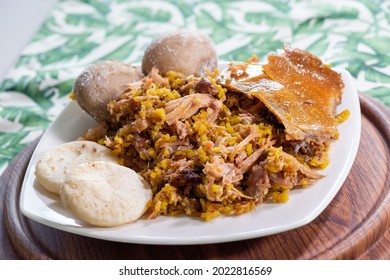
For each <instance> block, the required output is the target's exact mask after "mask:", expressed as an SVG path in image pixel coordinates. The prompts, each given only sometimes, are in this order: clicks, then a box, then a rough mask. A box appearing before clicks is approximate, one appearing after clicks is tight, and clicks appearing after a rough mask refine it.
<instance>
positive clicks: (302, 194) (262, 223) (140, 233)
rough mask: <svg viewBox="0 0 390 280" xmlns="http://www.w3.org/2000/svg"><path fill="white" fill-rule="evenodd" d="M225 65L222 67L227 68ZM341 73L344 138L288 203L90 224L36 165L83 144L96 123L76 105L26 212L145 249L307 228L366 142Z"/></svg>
mask: <svg viewBox="0 0 390 280" xmlns="http://www.w3.org/2000/svg"><path fill="white" fill-rule="evenodd" d="M221 66H222V65H221ZM337 71H338V72H339V73H341V75H342V78H343V80H344V83H345V89H344V94H343V102H342V104H341V105H340V106H339V107H338V111H339V112H341V111H342V110H344V109H349V110H350V111H351V116H350V117H349V119H348V120H347V121H346V122H344V123H343V124H341V125H340V126H339V131H340V138H339V140H337V141H335V142H333V143H332V147H331V150H330V151H329V156H330V164H329V165H328V167H327V168H326V169H325V170H323V172H321V173H323V174H325V175H326V177H325V178H323V179H320V180H319V181H317V182H316V183H315V184H313V185H312V186H310V187H308V188H305V189H296V190H292V191H291V192H290V199H289V201H288V202H287V203H280V204H276V203H268V202H266V203H263V204H261V205H259V206H258V207H257V209H256V210H255V211H253V212H249V213H246V214H244V215H241V216H234V217H225V216H221V217H218V218H216V219H213V220H211V221H210V222H203V221H201V220H200V219H195V218H191V217H187V216H179V217H159V218H157V219H154V220H139V221H137V222H135V223H132V224H128V225H124V226H121V227H114V228H99V227H94V226H89V225H86V224H85V223H83V222H80V221H79V220H77V219H75V218H74V217H73V216H72V215H71V214H69V213H68V212H67V211H65V209H64V208H63V207H62V205H61V202H60V200H59V198H58V197H57V196H55V195H52V194H50V193H48V192H47V191H45V190H44V189H43V188H42V187H41V186H39V184H37V183H36V182H35V175H34V170H35V165H36V162H37V160H38V159H39V158H40V156H41V155H42V153H43V152H44V151H46V150H47V149H49V148H51V147H54V146H56V145H59V144H62V143H65V142H69V141H72V140H75V139H77V138H78V137H79V136H80V134H81V133H82V132H83V131H84V130H86V129H88V128H91V127H93V126H94V125H95V121H94V120H93V119H91V118H90V117H89V116H88V115H87V114H86V113H84V112H83V111H81V109H80V108H79V107H78V105H77V104H76V102H71V103H70V104H69V105H68V106H67V107H66V108H65V109H64V111H63V112H62V113H61V114H60V115H59V116H58V118H57V119H56V120H55V121H54V123H53V124H52V126H51V127H50V128H49V129H48V130H47V131H46V133H45V134H44V135H43V137H42V139H41V141H40V142H39V144H38V146H37V147H36V150H35V152H34V154H33V155H32V158H31V161H30V164H29V166H28V168H27V172H26V175H25V179H24V182H23V186H22V192H21V197H20V207H21V211H22V213H23V214H24V215H25V216H27V217H29V218H31V219H33V220H35V221H37V222H40V223H42V224H45V225H47V226H50V227H53V228H57V229H60V230H64V231H67V232H72V233H75V234H80V235H84V236H89V237H94V238H99V239H105V240H112V241H120V242H127V243H141V244H207V243H221V242H229V241H236V240H243V239H250V238H256V237H261V236H266V235H271V234H275V233H279V232H283V231H287V230H291V229H294V228H297V227H300V226H303V225H305V224H307V223H309V222H311V221H312V220H314V219H315V218H316V217H317V216H318V215H319V214H320V213H321V212H322V211H323V210H324V209H325V208H326V206H327V205H328V204H329V203H330V202H331V200H332V199H333V198H334V196H335V195H336V193H337V192H338V190H339V189H340V187H341V186H342V184H343V182H344V180H345V179H346V177H347V175H348V173H349V171H350V169H351V166H352V164H353V161H354V159H355V156H356V153H357V150H358V145H359V139H360V126H361V118H360V106H359V98H358V94H357V91H356V89H355V86H354V82H353V79H352V77H351V75H350V74H349V73H348V72H347V71H346V70H337Z"/></svg>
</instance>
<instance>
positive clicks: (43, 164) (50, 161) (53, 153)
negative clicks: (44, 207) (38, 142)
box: [35, 141, 118, 194]
mask: <svg viewBox="0 0 390 280" xmlns="http://www.w3.org/2000/svg"><path fill="white" fill-rule="evenodd" d="M98 160H101V161H109V162H118V158H117V157H116V156H115V155H114V154H113V153H112V151H111V150H110V149H109V148H107V147H104V146H102V145H99V144H97V143H95V142H92V141H72V142H68V143H65V144H61V145H59V146H56V147H54V148H52V149H50V150H48V151H46V152H45V153H44V154H43V155H42V157H41V158H40V159H39V160H38V162H37V165H36V167H35V176H36V179H37V181H38V182H39V183H40V184H41V185H42V186H43V187H44V188H45V189H46V190H48V191H49V192H52V193H55V194H59V193H60V187H61V185H62V183H63V182H64V179H65V177H66V176H67V175H68V173H69V172H70V170H71V169H72V168H74V167H75V166H77V165H79V164H81V163H85V162H89V161H98Z"/></svg>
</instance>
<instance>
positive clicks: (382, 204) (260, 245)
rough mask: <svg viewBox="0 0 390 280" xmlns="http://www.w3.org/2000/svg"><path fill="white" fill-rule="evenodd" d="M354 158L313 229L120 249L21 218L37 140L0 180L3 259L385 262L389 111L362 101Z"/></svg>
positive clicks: (389, 251) (389, 253) (388, 253)
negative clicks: (227, 240)
mask: <svg viewBox="0 0 390 280" xmlns="http://www.w3.org/2000/svg"><path fill="white" fill-rule="evenodd" d="M360 104H361V108H362V135H361V142H360V146H359V151H358V154H357V157H356V160H355V162H354V165H353V167H352V169H351V172H350V174H349V175H348V177H347V179H346V181H345V183H344V185H343V186H342V188H341V190H340V191H339V193H338V194H337V195H336V197H335V198H334V199H333V201H332V202H331V203H330V205H329V206H328V207H327V208H326V209H325V210H324V212H323V213H322V214H321V215H320V216H319V217H317V218H316V219H315V220H314V221H313V222H311V223H310V224H308V225H305V226H303V227H300V228H298V229H295V230H291V231H287V232H283V233H280V234H275V235H271V236H267V237H262V238H257V239H251V240H245V241H239V242H230V243H221V244H211V245H193V246H168V245H167V246H156V245H140V244H125V243H118V242H110V241H104V240H98V239H93V238H87V237H83V236H78V235H74V234H71V233H67V232H63V231H59V230H56V229H53V228H50V227H47V226H44V225H42V224H39V223H37V222H34V221H32V220H30V219H28V218H26V217H24V216H23V215H22V214H21V213H20V211H19V206H18V203H19V194H20V189H21V184H22V182H23V175H24V172H25V170H26V168H27V165H28V162H29V159H30V157H31V154H32V152H33V151H34V148H35V146H36V144H37V143H38V141H39V139H37V140H36V141H34V142H33V143H32V144H31V145H30V146H29V147H28V148H26V149H25V150H24V151H23V152H22V153H20V154H19V155H18V157H17V158H15V160H14V161H13V162H12V164H11V165H10V166H9V167H8V169H7V170H6V171H5V173H4V174H3V175H2V177H1V178H0V198H1V199H2V200H3V201H2V202H1V204H0V205H2V207H1V208H0V215H1V219H2V220H3V221H4V222H3V223H1V224H0V242H1V247H2V250H0V259H77V260H82V259H185V260H188V259H390V123H389V121H390V109H389V108H387V107H385V106H384V105H382V104H381V103H379V102H377V101H375V100H373V99H372V98H369V97H367V96H365V95H363V94H361V95H360Z"/></svg>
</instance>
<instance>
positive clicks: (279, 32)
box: [0, 0, 390, 174]
mask: <svg viewBox="0 0 390 280" xmlns="http://www.w3.org/2000/svg"><path fill="white" fill-rule="evenodd" d="M177 28H189V29H199V30H202V31H203V32H204V33H206V34H208V35H209V36H210V37H211V38H212V39H213V40H214V41H215V43H216V47H217V52H218V55H219V57H220V59H221V60H232V59H233V60H246V59H247V58H249V57H250V56H251V55H252V54H256V55H258V56H259V57H260V58H264V57H265V56H266V54H267V53H268V52H269V51H272V50H276V49H280V48H281V46H282V43H284V42H286V43H289V44H291V45H292V46H295V47H299V48H303V49H306V50H308V51H310V52H312V53H314V54H315V55H317V56H319V57H320V58H322V59H323V61H325V62H326V63H329V64H331V65H332V66H337V67H342V68H346V69H347V70H349V71H350V72H351V74H352V75H353V76H354V77H355V79H356V86H357V88H358V89H359V90H360V91H362V92H365V93H366V94H368V95H371V96H373V97H375V98H377V99H379V100H380V101H382V102H383V103H385V104H386V105H387V106H390V1H383V0H371V1H370V0H362V1H342V0H338V1H319V0H318V1H317V0H316V1H299V0H295V1H287V0H267V1H233V0H228V1H222V0H220V1H202V0H197V1H173V0H169V1H125V0H111V1H110V0H86V1H76V0H73V1H69V0H62V1H59V2H58V3H57V4H56V6H55V7H54V8H53V10H52V11H51V13H50V15H49V16H48V18H47V19H46V21H45V22H44V24H43V25H42V26H41V28H40V30H39V31H38V32H37V33H36V34H35V36H34V37H33V39H32V41H31V42H30V43H29V44H28V45H27V46H26V47H25V48H24V50H23V52H22V53H21V55H20V57H19V59H18V60H17V62H16V64H15V65H14V67H13V68H12V69H11V70H10V71H9V73H8V74H7V76H6V78H5V79H4V80H3V81H2V82H1V84H0V174H1V173H2V172H3V171H4V169H5V168H6V166H7V164H8V163H9V162H10V161H11V160H12V159H13V158H14V157H15V156H16V155H17V154H18V153H19V152H20V151H21V150H22V149H23V148H24V147H25V146H27V145H28V144H29V143H30V142H31V141H32V140H34V139H35V138H36V137H37V136H39V135H40V134H42V132H43V131H44V130H45V129H47V127H48V126H49V125H50V124H51V122H52V121H53V119H55V118H56V116H57V115H58V114H59V112H60V111H61V110H62V109H63V108H64V106H65V105H66V104H67V103H69V102H70V99H69V92H70V91H71V89H72V85H73V82H74V80H75V78H76V77H77V75H78V74H79V73H80V72H81V71H82V70H83V69H84V68H85V67H86V66H88V65H89V64H91V63H93V62H95V61H97V60H104V59H117V60H122V61H125V62H128V63H136V62H140V61H141V59H142V56H143V52H144V50H145V48H146V47H147V45H148V44H149V42H150V41H151V40H152V39H153V38H154V37H156V36H158V35H160V34H161V33H162V32H165V31H169V30H173V29H177Z"/></svg>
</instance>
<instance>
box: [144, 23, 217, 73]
mask: <svg viewBox="0 0 390 280" xmlns="http://www.w3.org/2000/svg"><path fill="white" fill-rule="evenodd" d="M217 63H218V58H217V53H216V50H215V47H214V43H213V41H212V40H211V39H210V38H209V37H208V36H207V35H205V34H203V33H200V32H198V31H193V30H177V31H174V32H170V33H167V34H164V35H162V36H161V37H158V38H156V39H154V40H153V41H152V42H151V44H150V45H149V46H148V48H147V49H146V51H145V54H144V57H143V60H142V72H143V73H144V74H145V75H147V74H148V73H149V72H150V71H151V69H152V68H153V67H156V68H157V69H158V70H159V73H160V74H161V75H165V74H166V72H168V71H170V70H172V71H176V72H181V73H183V74H185V75H187V76H188V75H194V76H200V75H202V74H204V69H205V68H208V69H209V70H211V71H212V70H214V69H215V68H216V67H217Z"/></svg>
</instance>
